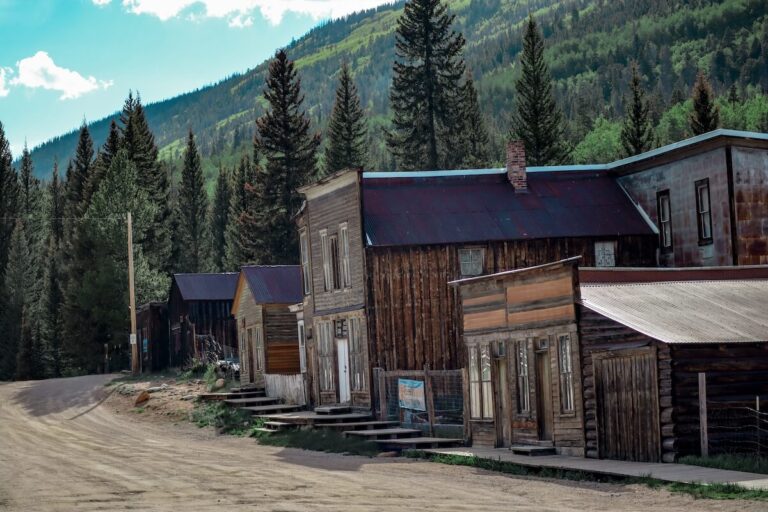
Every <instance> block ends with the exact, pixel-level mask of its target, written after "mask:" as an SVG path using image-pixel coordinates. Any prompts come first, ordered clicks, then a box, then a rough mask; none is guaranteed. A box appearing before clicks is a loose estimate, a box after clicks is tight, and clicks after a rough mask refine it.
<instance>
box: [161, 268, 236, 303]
mask: <svg viewBox="0 0 768 512" xmlns="http://www.w3.org/2000/svg"><path fill="white" fill-rule="evenodd" d="M238 275H239V274H238V273H237V272H224V273H220V274H173V280H174V281H175V282H176V285H177V286H178V287H179V292H181V297H182V298H183V299H184V300H232V299H233V298H234V297H235V290H236V289H237V277H238Z"/></svg>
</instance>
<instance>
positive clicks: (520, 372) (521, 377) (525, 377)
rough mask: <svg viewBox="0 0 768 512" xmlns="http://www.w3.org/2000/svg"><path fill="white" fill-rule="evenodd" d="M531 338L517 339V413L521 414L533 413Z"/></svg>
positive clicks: (528, 414)
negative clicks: (529, 353)
mask: <svg viewBox="0 0 768 512" xmlns="http://www.w3.org/2000/svg"><path fill="white" fill-rule="evenodd" d="M529 346H530V340H529V339H524V340H516V341H515V372H516V386H515V387H516V389H515V391H516V393H515V399H516V402H517V414H518V415H519V416H526V417H528V416H530V415H531V372H530V357H529V355H528V350H529Z"/></svg>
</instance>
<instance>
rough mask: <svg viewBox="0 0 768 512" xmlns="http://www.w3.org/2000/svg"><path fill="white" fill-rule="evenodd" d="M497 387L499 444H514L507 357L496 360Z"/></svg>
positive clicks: (497, 441) (497, 442)
mask: <svg viewBox="0 0 768 512" xmlns="http://www.w3.org/2000/svg"><path fill="white" fill-rule="evenodd" d="M495 373H496V389H497V394H496V396H497V398H498V400H497V404H496V405H497V410H496V414H497V418H498V421H497V423H496V427H497V440H496V444H497V446H511V444H512V410H511V405H510V400H509V381H508V379H507V375H508V373H507V358H506V357H501V358H499V359H497V360H496V372H495Z"/></svg>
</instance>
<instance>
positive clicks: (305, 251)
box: [299, 228, 312, 295]
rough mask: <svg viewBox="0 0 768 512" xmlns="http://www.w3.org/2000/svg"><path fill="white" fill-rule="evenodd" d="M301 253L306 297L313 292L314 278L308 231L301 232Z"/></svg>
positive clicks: (302, 276)
mask: <svg viewBox="0 0 768 512" xmlns="http://www.w3.org/2000/svg"><path fill="white" fill-rule="evenodd" d="M299 251H300V253H301V282H302V285H303V287H304V295H309V294H310V293H311V292H312V276H311V274H310V268H309V267H310V265H309V237H308V236H307V230H306V229H304V228H302V229H301V230H299Z"/></svg>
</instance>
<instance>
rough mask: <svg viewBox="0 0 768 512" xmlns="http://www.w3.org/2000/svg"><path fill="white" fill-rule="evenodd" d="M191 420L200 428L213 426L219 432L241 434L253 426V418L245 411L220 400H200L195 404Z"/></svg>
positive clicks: (246, 432) (247, 431)
mask: <svg viewBox="0 0 768 512" xmlns="http://www.w3.org/2000/svg"><path fill="white" fill-rule="evenodd" d="M191 420H192V422H193V423H194V424H195V425H197V426H198V427H200V428H203V427H215V428H216V431H217V432H219V433H220V434H231V435H235V436H243V435H246V434H248V433H249V432H250V431H251V429H252V428H253V425H254V423H253V418H252V417H251V414H250V413H249V412H247V411H243V410H241V409H237V408H235V407H229V406H228V405H226V404H224V403H222V402H201V403H198V404H196V405H195V408H194V410H193V411H192V414H191Z"/></svg>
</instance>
